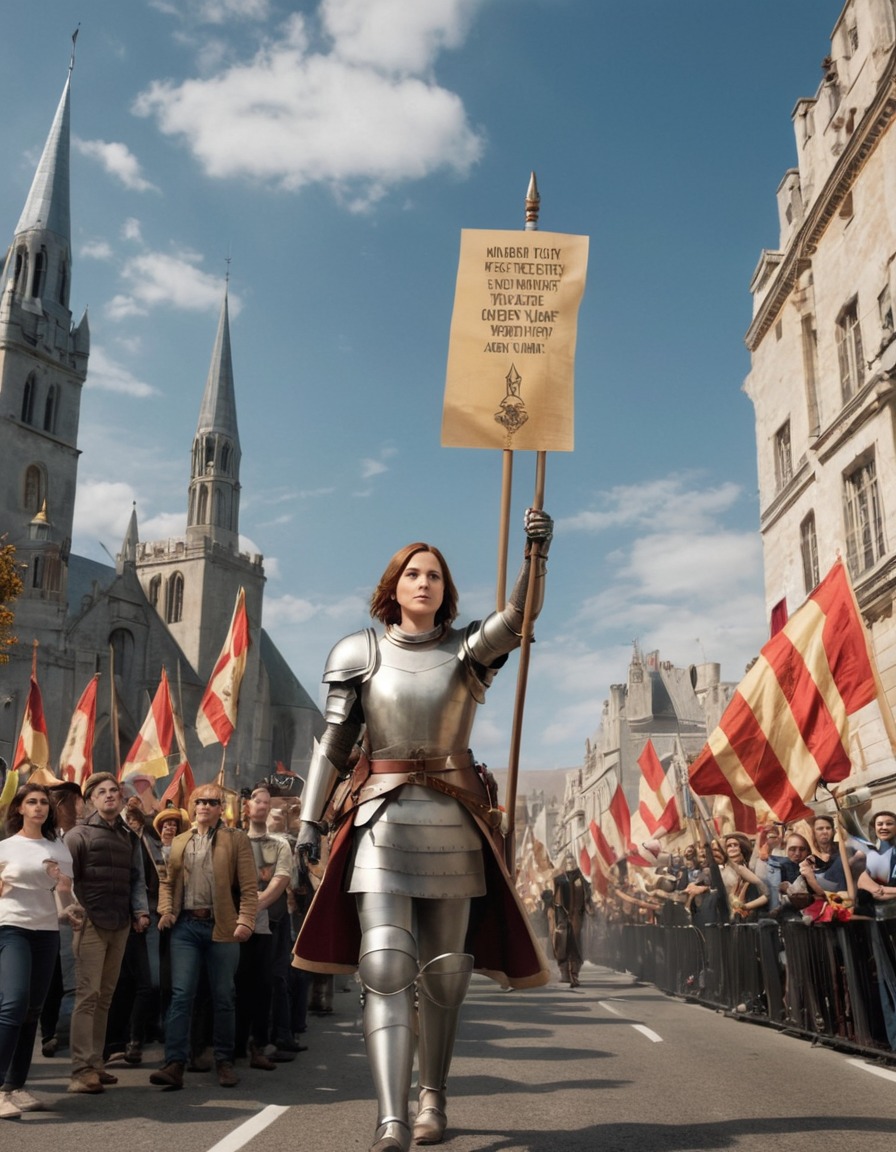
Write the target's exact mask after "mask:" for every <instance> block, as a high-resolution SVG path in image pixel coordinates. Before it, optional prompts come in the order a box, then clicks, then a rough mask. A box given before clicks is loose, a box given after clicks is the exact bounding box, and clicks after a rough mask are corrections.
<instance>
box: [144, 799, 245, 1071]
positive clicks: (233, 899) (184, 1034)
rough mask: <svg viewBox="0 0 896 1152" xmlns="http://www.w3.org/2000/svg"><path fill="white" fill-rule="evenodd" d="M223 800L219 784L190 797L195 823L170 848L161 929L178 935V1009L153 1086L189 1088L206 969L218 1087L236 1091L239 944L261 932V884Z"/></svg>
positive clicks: (174, 984)
mask: <svg viewBox="0 0 896 1152" xmlns="http://www.w3.org/2000/svg"><path fill="white" fill-rule="evenodd" d="M223 800H224V795H223V792H222V790H221V789H220V788H219V787H218V786H217V785H216V784H203V785H201V786H200V787H199V788H197V789H196V790H195V791H194V792H193V795H192V796H191V797H190V812H191V814H192V815H193V820H194V824H193V827H192V828H191V829H190V830H189V831H188V832H182V833H181V835H180V836H178V837H176V839H175V840H174V843H173V844H172V845H171V855H170V857H169V860H168V874H167V879H165V880H162V881H161V882H160V884H159V929H160V931H167V930H170V931H171V1005H170V1007H169V1009H168V1016H167V1019H166V1021H165V1063H164V1064H163V1065H162V1067H161V1068H159V1069H158V1071H156V1072H153V1073H152V1074H151V1075H150V1077H149V1080H150V1083H151V1084H160V1085H162V1086H163V1087H165V1088H182V1087H183V1081H184V1066H185V1065H186V1062H187V1054H188V1050H189V1043H190V1019H191V1015H192V1010H193V1000H194V997H195V995H196V987H197V984H198V982H199V975H200V971H201V969H202V967H203V966H205V969H206V972H207V973H208V980H209V984H210V986H211V994H212V1004H213V1008H214V1035H213V1037H212V1043H213V1046H214V1051H215V1066H216V1068H217V1072H218V1082H219V1084H220V1085H221V1086H222V1087H223V1088H233V1087H234V1086H235V1085H236V1084H237V1083H238V1082H239V1081H238V1077H237V1076H236V1073H235V1072H234V1069H233V1045H234V1025H235V992H234V983H233V978H234V975H235V973H236V969H237V965H238V964H239V959H240V944H241V943H243V942H245V941H246V940H248V939H249V938H250V937H251V935H252V929H253V928H254V926H255V911H256V906H257V903H258V881H257V875H256V868H255V858H254V857H253V855H252V847H251V845H250V843H249V838H248V836H247V835H246V833H245V832H243V831H242V829H239V828H230V827H228V826H227V825H226V824H225V823H224V821H223V820H222V818H221V809H222V804H223Z"/></svg>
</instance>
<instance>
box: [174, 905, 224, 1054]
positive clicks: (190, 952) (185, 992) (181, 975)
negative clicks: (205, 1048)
mask: <svg viewBox="0 0 896 1152" xmlns="http://www.w3.org/2000/svg"><path fill="white" fill-rule="evenodd" d="M213 931H214V924H213V923H212V921H211V920H190V919H188V918H186V917H183V916H182V917H181V918H180V919H179V920H178V921H177V923H176V924H175V925H174V927H173V928H172V929H171V1004H170V1006H169V1008H168V1016H167V1018H166V1020H165V1061H166V1063H173V1062H177V1063H178V1064H186V1063H187V1059H188V1055H189V1049H190V1018H191V1016H192V1011H193V999H194V997H195V996H196V986H197V985H198V983H199V973H200V971H201V970H202V967H203V965H204V966H205V969H206V972H207V973H208V982H209V984H210V985H211V993H212V1006H213V1008H214V1032H213V1035H212V1046H213V1047H214V1050H215V1060H217V1061H220V1060H232V1059H233V1044H234V1029H235V1023H236V1011H235V1004H236V993H235V992H234V984H233V978H234V976H235V975H236V969H237V965H238V964H239V962H240V946H239V944H238V943H237V941H236V940H234V941H233V942H232V943H231V942H230V941H226V942H225V941H222V942H220V943H219V942H217V941H214V942H213V941H212V932H213Z"/></svg>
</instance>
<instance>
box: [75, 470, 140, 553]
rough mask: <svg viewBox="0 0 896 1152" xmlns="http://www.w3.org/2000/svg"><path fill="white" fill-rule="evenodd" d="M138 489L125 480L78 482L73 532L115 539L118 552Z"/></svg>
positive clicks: (115, 548)
mask: <svg viewBox="0 0 896 1152" xmlns="http://www.w3.org/2000/svg"><path fill="white" fill-rule="evenodd" d="M134 499H135V493H134V489H133V488H132V487H131V485H130V484H126V483H125V482H124V481H123V480H82V481H80V482H79V483H78V494H77V497H76V499H75V515H74V521H73V525H72V534H73V536H74V537H75V538H76V539H77V538H78V537H83V538H84V539H85V540H89V541H91V542H95V541H97V540H102V541H104V542H108V541H110V540H111V541H113V542H114V545H115V547H114V548H113V547H111V546H109V550H110V552H111V553H112V555H113V556H114V555H115V552H116V551H117V549H118V547H119V545H120V544H121V542H122V540H123V539H124V534H125V531H126V530H127V526H128V521H129V519H130V516H131V511H132V509H133V506H134Z"/></svg>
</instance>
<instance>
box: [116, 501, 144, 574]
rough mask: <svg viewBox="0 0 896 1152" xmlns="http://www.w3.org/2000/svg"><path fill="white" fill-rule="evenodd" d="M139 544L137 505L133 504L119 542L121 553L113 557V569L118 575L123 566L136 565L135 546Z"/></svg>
mask: <svg viewBox="0 0 896 1152" xmlns="http://www.w3.org/2000/svg"><path fill="white" fill-rule="evenodd" d="M139 543H140V537H139V535H138V533H137V505H136V503H135V504H134V505H133V507H132V508H131V518H130V520H128V526H127V531H126V532H125V534H124V540H122V542H121V551H120V552H119V553H118V555H117V556H116V557H115V561H116V563H115V567H116V570H117V571H118V573H119V575H120V574H121V572H122V571H123V570H124V566H125V564H136V562H137V545H138V544H139Z"/></svg>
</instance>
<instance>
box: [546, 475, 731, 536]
mask: <svg viewBox="0 0 896 1152" xmlns="http://www.w3.org/2000/svg"><path fill="white" fill-rule="evenodd" d="M742 497H743V492H742V490H741V489H740V488H739V487H738V485H736V484H733V483H731V482H728V483H724V484H720V485H718V487H716V488H703V487H700V486H699V476H698V475H697V474H696V473H673V474H672V475H670V476H663V477H660V478H658V479H656V480H650V481H647V482H645V483H643V484H627V485H619V486H618V487H616V488H611V489H610V490H609V491H608V492H600V493H598V494H597V498H596V501H597V504H598V507H596V508H591V509H585V510H583V511H581V512H578V513H576V514H575V515H573V516H565V517H562V518H561V519H559V520H558V521H557V525H556V527H557V531H558V532H602V531H605V530H607V529H610V528H620V527H623V526H625V525H632V526H640V527H652V528H664V529H671V528H675V527H676V526H679V525H680V526H689V527H691V528H693V527H694V526H695V525H696V524H702V525H709V524H712V523H714V522H715V520H716V518H717V517H718V516H719V515H720V514H721V513H723V512H727V511H729V510H730V509H731V508H732V507H733V506H734V505H735V504H736V503H737V502H738V501H739V500H740V499H742Z"/></svg>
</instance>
